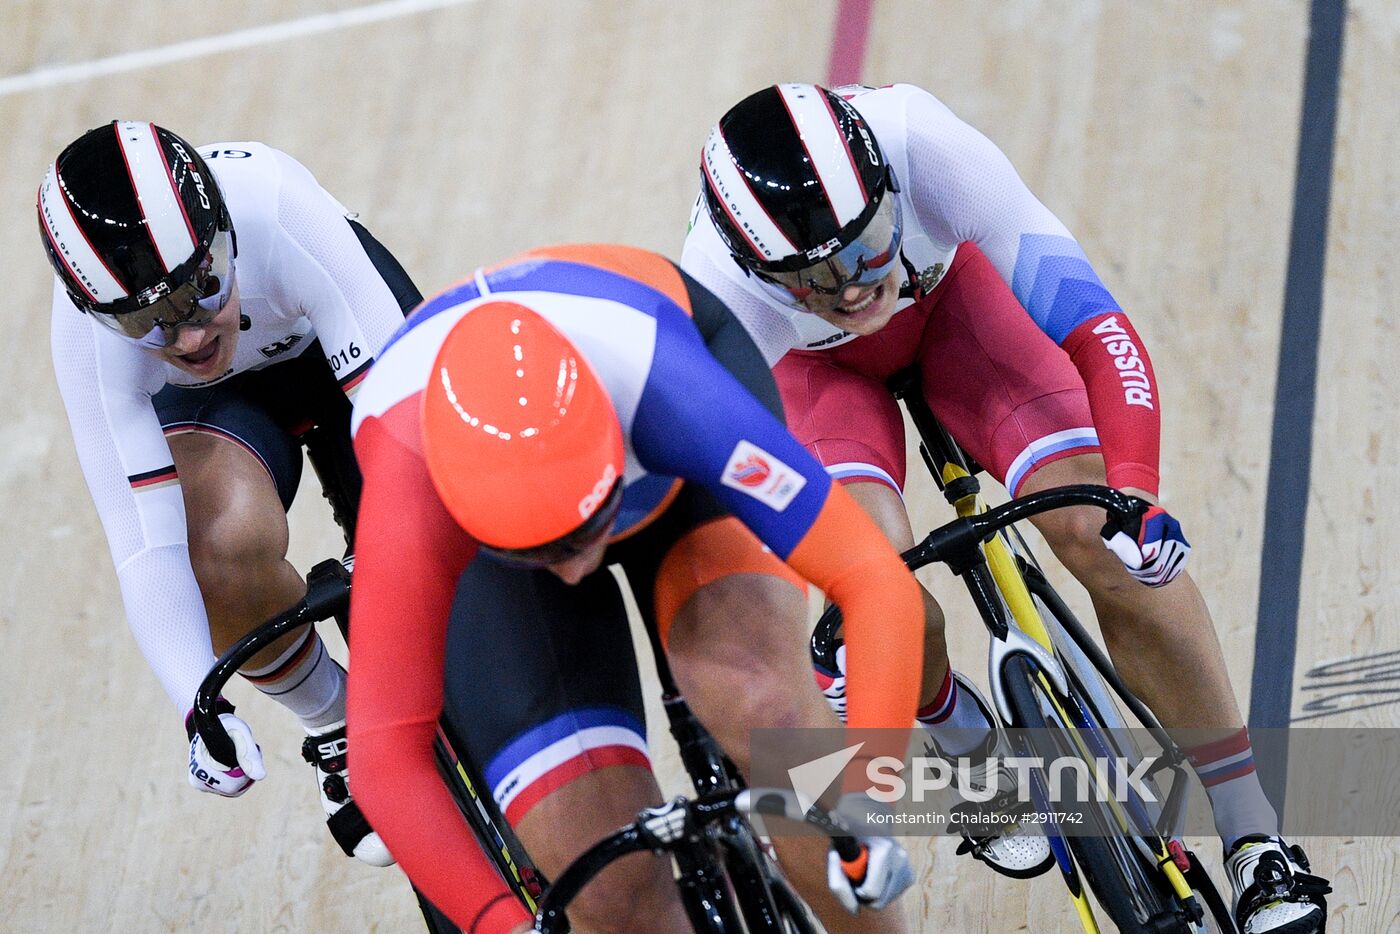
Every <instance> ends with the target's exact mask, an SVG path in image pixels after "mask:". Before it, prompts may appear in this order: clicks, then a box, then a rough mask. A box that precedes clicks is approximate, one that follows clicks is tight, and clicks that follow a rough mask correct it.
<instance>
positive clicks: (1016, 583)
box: [942, 463, 1192, 934]
mask: <svg viewBox="0 0 1400 934" xmlns="http://www.w3.org/2000/svg"><path fill="white" fill-rule="evenodd" d="M942 473H943V484H944V486H945V487H946V486H947V485H949V484H951V483H952V482H953V481H955V480H957V479H959V478H961V477H966V476H969V474H968V473H967V471H966V470H964V469H962V467H960V466H959V465H957V464H953V463H945V464H944V465H943V471H942ZM953 508H954V509H956V510H957V513H958V515H959V516H961V517H963V518H967V517H970V516H974V515H978V514H979V513H983V512H986V511H987V505H986V503H985V502H983V500H982V496H981V495H980V494H979V493H975V492H974V493H968V494H967V495H966V496H962V497H960V498H959V499H958V500H957V502H955V503H954V504H953ZM982 552H983V555H984V556H985V557H986V560H987V568H988V569H989V570H990V571H991V574H992V579H993V580H994V581H995V582H996V585H997V589H998V590H999V591H1000V592H1001V596H1002V599H1004V600H1005V601H1006V606H1007V609H1008V610H1009V611H1010V613H1011V617H1012V619H1013V620H1015V623H1016V626H1017V628H1019V629H1020V630H1021V631H1022V632H1023V633H1025V634H1026V635H1027V636H1029V637H1030V638H1031V639H1033V640H1035V642H1037V643H1039V644H1040V646H1041V647H1043V648H1044V649H1045V650H1046V651H1047V652H1049V653H1051V654H1052V655H1053V654H1054V653H1055V646H1054V643H1053V642H1052V640H1051V638H1050V631H1049V629H1047V628H1046V626H1045V621H1044V620H1043V619H1042V618H1041V615H1040V612H1039V611H1038V610H1037V609H1036V607H1035V601H1034V600H1033V599H1032V598H1031V593H1030V590H1029V589H1028V588H1027V587H1026V581H1025V579H1024V578H1023V577H1022V576H1021V570H1020V568H1018V567H1017V566H1016V559H1015V557H1014V556H1013V555H1012V554H1011V549H1009V548H1007V546H1006V541H1005V539H1003V538H1002V537H1001V536H1000V535H996V536H993V537H992V539H991V541H989V542H986V543H985V544H984V545H983V546H982ZM1039 678H1040V680H1041V684H1042V685H1043V686H1044V688H1045V690H1044V692H1043V694H1044V696H1045V697H1046V698H1047V699H1048V700H1049V702H1050V704H1051V705H1052V706H1053V708H1054V710H1055V713H1056V715H1057V716H1059V718H1060V722H1061V723H1063V724H1064V725H1065V729H1066V732H1067V733H1068V734H1069V735H1070V736H1071V737H1072V738H1073V740H1074V743H1075V745H1076V746H1078V747H1079V752H1080V754H1081V755H1082V756H1085V757H1086V758H1088V759H1092V758H1093V753H1092V752H1091V751H1090V750H1089V748H1088V746H1087V745H1086V744H1085V742H1084V740H1083V738H1082V737H1081V736H1080V735H1079V730H1078V729H1077V728H1076V727H1075V725H1074V721H1073V720H1071V719H1070V716H1069V714H1068V712H1066V711H1065V710H1064V709H1063V707H1062V706H1061V705H1060V702H1059V700H1058V699H1057V698H1056V697H1055V692H1054V691H1053V690H1052V689H1051V686H1050V683H1049V682H1048V681H1047V680H1046V677H1045V674H1044V673H1043V672H1042V673H1040V675H1039ZM1095 780H1096V781H1097V782H1099V783H1102V782H1103V781H1104V780H1105V779H1104V778H1103V776H1099V775H1097V774H1096V778H1095ZM1104 791H1106V789H1103V788H1102V787H1101V788H1100V792H1104ZM1103 797H1104V799H1105V800H1106V801H1107V802H1108V804H1109V805H1110V807H1111V808H1112V811H1113V815H1114V818H1115V820H1116V821H1117V823H1118V825H1119V827H1120V828H1122V829H1123V830H1124V832H1125V833H1129V834H1130V833H1131V830H1132V825H1131V823H1130V822H1129V820H1128V817H1127V815H1126V814H1124V813H1123V811H1122V808H1121V806H1120V805H1119V803H1118V802H1117V801H1116V800H1115V799H1114V798H1113V796H1112V795H1111V794H1104V795H1103ZM1154 838H1155V839H1154V840H1153V841H1150V848H1151V849H1152V850H1153V856H1154V858H1155V861H1156V863H1157V866H1158V868H1159V869H1160V870H1161V872H1162V873H1163V874H1164V875H1165V876H1166V877H1167V882H1168V883H1169V884H1170V885H1171V887H1172V891H1173V892H1175V893H1176V896H1177V898H1179V899H1181V900H1182V901H1183V902H1185V901H1186V900H1187V899H1189V898H1191V897H1192V894H1191V886H1190V885H1189V884H1188V883H1187V882H1186V877H1185V876H1184V875H1183V874H1182V872H1181V868H1180V867H1179V866H1177V865H1176V863H1175V862H1174V861H1173V859H1172V857H1171V854H1170V853H1169V852H1168V851H1167V846H1166V842H1165V841H1164V840H1162V838H1161V837H1160V836H1158V835H1154ZM1070 896H1071V898H1072V899H1073V900H1074V907H1075V910H1076V912H1077V913H1078V915H1079V922H1080V924H1081V925H1083V927H1084V930H1085V931H1088V932H1091V934H1097V932H1098V930H1099V926H1098V922H1097V921H1095V919H1094V914H1093V911H1092V910H1091V909H1090V907H1089V901H1088V895H1087V893H1086V892H1085V890H1084V889H1083V888H1082V887H1081V888H1080V889H1079V891H1077V892H1071V893H1070Z"/></svg>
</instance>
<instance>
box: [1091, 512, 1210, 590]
mask: <svg viewBox="0 0 1400 934" xmlns="http://www.w3.org/2000/svg"><path fill="white" fill-rule="evenodd" d="M1133 525H1134V526H1135V527H1132V528H1124V527H1121V526H1119V525H1118V524H1117V523H1116V522H1109V523H1107V524H1106V525H1104V527H1103V531H1102V532H1101V533H1099V534H1100V535H1102V536H1103V544H1104V547H1105V548H1107V549H1108V550H1109V551H1111V552H1113V553H1114V554H1115V555H1117V556H1118V560H1119V561H1122V562H1123V566H1124V567H1126V568H1127V569H1128V573H1129V574H1131V575H1133V577H1135V578H1137V579H1138V580H1139V581H1141V582H1142V583H1144V584H1147V585H1148V586H1149V587H1161V586H1162V585H1163V584H1169V583H1171V582H1172V581H1173V580H1174V579H1175V578H1176V576H1177V575H1178V574H1180V573H1181V570H1182V568H1184V567H1185V566H1186V557H1187V555H1189V554H1191V543H1190V542H1188V541H1187V540H1186V536H1185V535H1183V534H1182V532H1181V523H1179V522H1177V521H1176V520H1175V519H1173V518H1172V516H1171V513H1169V512H1167V511H1166V510H1165V509H1163V508H1162V507H1161V506H1153V507H1152V508H1151V509H1149V510H1147V512H1145V513H1143V514H1142V515H1141V516H1138V517H1137V519H1136V521H1135V522H1134V523H1133Z"/></svg>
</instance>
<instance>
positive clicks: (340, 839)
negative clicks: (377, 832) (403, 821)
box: [326, 799, 374, 856]
mask: <svg viewBox="0 0 1400 934" xmlns="http://www.w3.org/2000/svg"><path fill="white" fill-rule="evenodd" d="M326 826H327V827H328V828H330V831H331V836H332V837H334V838H335V842H336V843H338V844H340V848H341V849H342V850H344V851H345V855H346V856H354V855H355V847H357V846H359V845H360V841H361V840H363V839H364V838H365V837H368V836H369V835H370V834H372V833H374V828H373V827H371V826H370V825H369V821H367V820H365V815H364V813H363V812H361V811H360V806H359V805H358V804H356V803H355V802H354V800H353V799H352V800H350V801H347V802H345V805H344V806H343V807H342V808H341V809H340V810H338V811H336V812H335V813H334V814H332V815H331V816H330V817H328V818H326Z"/></svg>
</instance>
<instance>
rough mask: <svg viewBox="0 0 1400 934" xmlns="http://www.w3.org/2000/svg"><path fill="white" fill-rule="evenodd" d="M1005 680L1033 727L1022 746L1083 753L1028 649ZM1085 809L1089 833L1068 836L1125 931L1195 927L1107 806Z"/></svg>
mask: <svg viewBox="0 0 1400 934" xmlns="http://www.w3.org/2000/svg"><path fill="white" fill-rule="evenodd" d="M1002 686H1003V688H1004V689H1005V691H1006V695H1007V699H1008V701H1009V702H1010V704H1011V707H1012V711H1013V713H1014V714H1015V716H1016V724H1015V725H1016V726H1019V727H1023V728H1024V729H1025V730H1026V731H1027V732H1026V734H1025V742H1026V743H1028V744H1029V746H1030V748H1029V749H1026V750H1022V751H1023V752H1024V753H1026V754H1029V755H1032V756H1035V757H1038V758H1040V759H1041V760H1042V761H1044V762H1051V761H1054V760H1056V759H1060V758H1063V757H1065V756H1078V755H1079V751H1078V748H1077V747H1076V745H1075V743H1074V742H1073V740H1072V739H1071V737H1070V735H1069V733H1068V730H1067V727H1068V726H1069V725H1067V724H1064V723H1061V722H1059V717H1058V715H1056V714H1054V713H1053V712H1052V713H1050V714H1049V715H1047V710H1049V711H1053V710H1054V706H1055V705H1053V704H1051V703H1050V698H1049V697H1048V695H1047V694H1046V689H1045V687H1044V685H1042V684H1041V682H1040V678H1039V676H1038V669H1037V668H1036V666H1035V664H1034V662H1032V661H1031V659H1029V658H1027V657H1026V656H1024V655H1013V656H1012V657H1010V658H1009V659H1007V660H1006V662H1005V664H1004V665H1003V670H1002ZM1091 769H1092V764H1091ZM1036 779H1037V781H1038V782H1039V783H1040V784H1041V787H1042V788H1048V787H1049V786H1048V781H1047V779H1046V778H1045V776H1043V775H1041V774H1039V773H1037V775H1036ZM1052 809H1053V808H1052ZM1084 812H1085V813H1084V826H1083V827H1081V828H1077V829H1080V830H1082V831H1084V833H1082V834H1076V835H1073V836H1068V835H1067V836H1065V837H1064V841H1065V843H1066V844H1067V845H1068V846H1069V849H1070V852H1071V853H1072V854H1073V856H1074V861H1075V863H1076V864H1077V865H1078V867H1079V869H1080V872H1081V873H1082V874H1083V876H1084V883H1085V886H1086V887H1087V888H1088V889H1089V891H1091V892H1093V893H1094V897H1095V898H1096V899H1097V900H1098V902H1099V905H1100V906H1101V907H1102V908H1103V910H1104V912H1105V913H1106V914H1107V915H1108V916H1109V917H1110V918H1111V919H1112V920H1113V923H1114V924H1116V925H1118V928H1119V929H1120V930H1122V931H1160V932H1168V931H1172V932H1175V931H1189V930H1190V929H1189V928H1188V927H1187V926H1186V925H1185V924H1184V923H1183V922H1182V921H1181V920H1180V919H1179V918H1178V917H1177V914H1176V911H1175V908H1174V906H1173V905H1171V904H1170V903H1169V902H1166V901H1164V899H1163V896H1162V893H1161V891H1160V888H1159V884H1158V882H1157V881H1156V879H1154V878H1153V877H1154V876H1157V875H1159V873H1158V872H1157V869H1156V867H1155V866H1153V865H1151V864H1148V865H1144V860H1143V857H1142V855H1141V854H1140V853H1139V852H1138V850H1137V847H1136V845H1135V844H1134V843H1133V841H1132V840H1131V839H1129V838H1127V837H1125V836H1124V835H1123V833H1122V831H1121V830H1120V829H1119V828H1118V826H1117V823H1116V820H1115V819H1114V818H1113V816H1112V815H1111V814H1110V813H1109V812H1108V811H1107V809H1106V808H1104V807H1101V806H1095V805H1094V803H1093V802H1088V803H1086V805H1085V807H1084ZM1130 832H1131V829H1130Z"/></svg>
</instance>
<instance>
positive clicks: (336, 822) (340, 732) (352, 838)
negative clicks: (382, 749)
mask: <svg viewBox="0 0 1400 934" xmlns="http://www.w3.org/2000/svg"><path fill="white" fill-rule="evenodd" d="M346 751H347V744H346V742H345V721H344V720H341V721H340V722H339V723H336V724H334V725H332V726H331V727H330V728H329V729H327V730H323V731H322V732H320V733H312V734H310V735H308V736H307V737H306V739H305V740H303V741H302V744H301V757H302V758H303V759H305V760H306V761H307V762H309V763H311V764H312V765H313V766H315V768H316V783H317V784H318V785H319V786H320V788H321V807H322V808H324V809H325V811H326V826H327V827H328V828H329V829H330V832H331V836H332V837H334V838H335V842H336V843H338V844H340V848H341V849H342V850H344V851H345V855H346V856H353V857H355V858H356V859H358V860H360V861H362V862H366V863H369V864H370V865H371V866H392V865H393V864H394V857H393V856H392V855H390V853H389V848H388V847H386V846H385V845H384V841H383V840H381V839H379V834H377V833H375V832H374V829H373V828H372V827H370V825H369V822H368V821H366V820H365V816H364V814H362V813H361V812H360V806H359V805H358V804H356V803H355V800H354V799H353V798H351V797H350V784H349V781H350V776H349V773H348V770H347V755H346Z"/></svg>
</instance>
